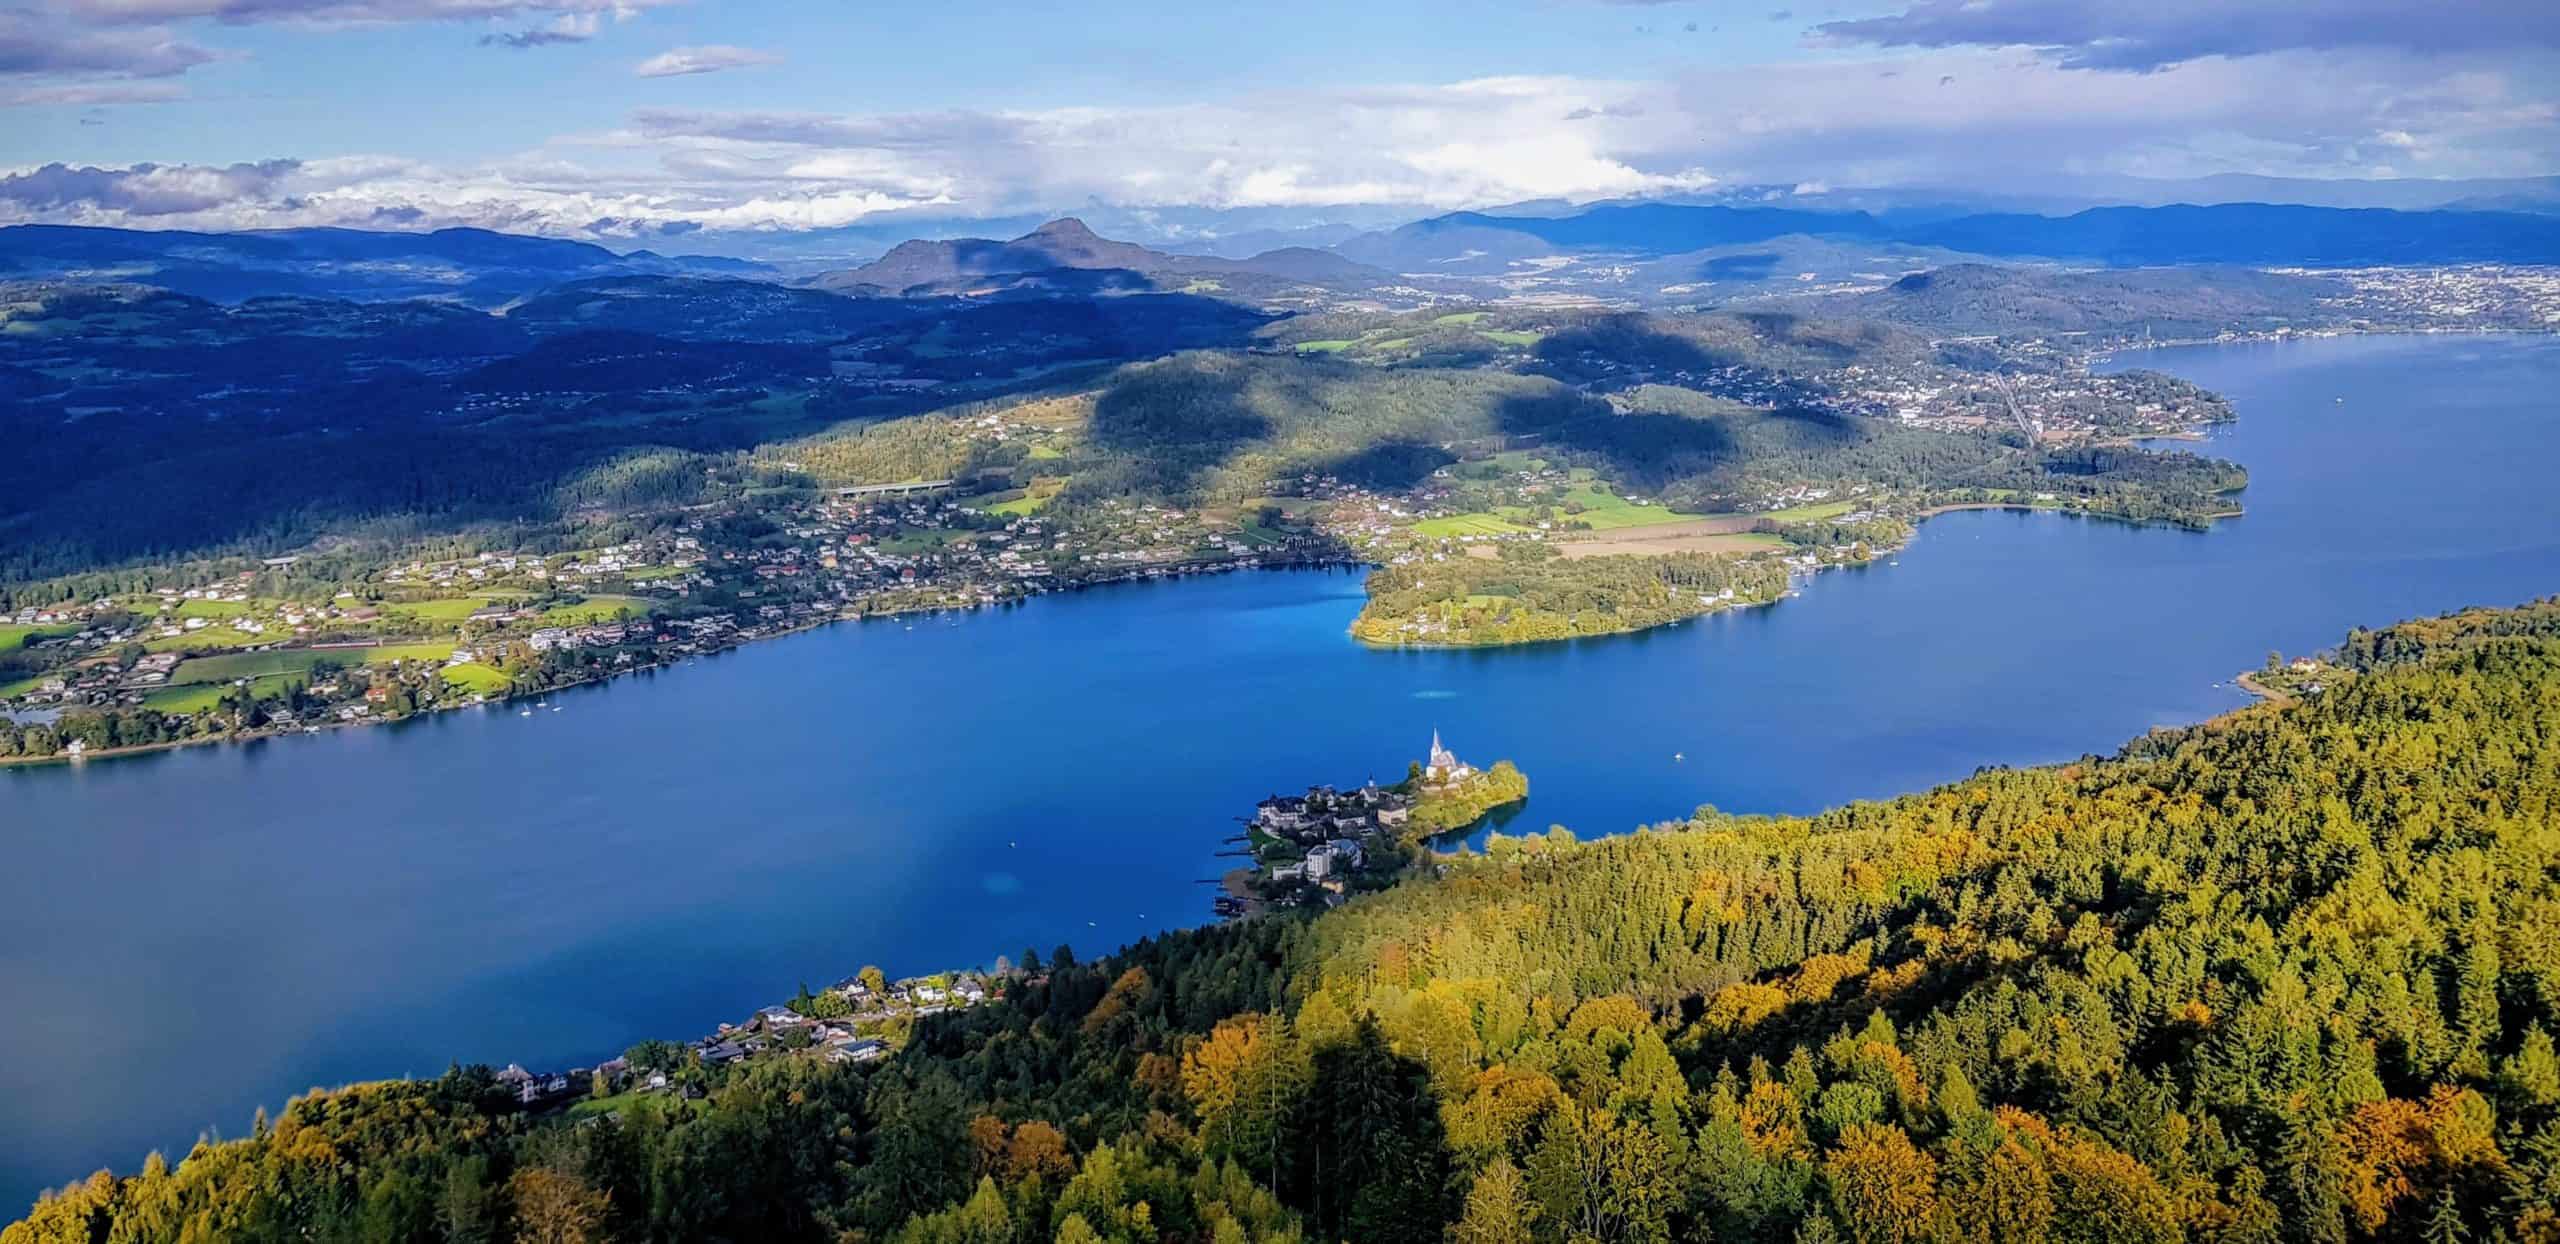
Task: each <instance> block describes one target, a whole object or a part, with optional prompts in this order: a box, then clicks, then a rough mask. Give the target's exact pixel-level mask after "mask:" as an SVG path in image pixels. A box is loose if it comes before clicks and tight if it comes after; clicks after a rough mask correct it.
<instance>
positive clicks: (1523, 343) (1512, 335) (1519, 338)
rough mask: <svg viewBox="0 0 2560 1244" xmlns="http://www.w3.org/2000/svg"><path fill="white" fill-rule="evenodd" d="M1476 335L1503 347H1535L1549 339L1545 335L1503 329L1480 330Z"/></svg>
mask: <svg viewBox="0 0 2560 1244" xmlns="http://www.w3.org/2000/svg"><path fill="white" fill-rule="evenodd" d="M1476 335H1477V336H1479V337H1482V338H1484V339H1485V340H1487V341H1491V342H1495V343H1498V344H1501V345H1506V346H1520V347H1523V348H1526V347H1528V346H1534V345H1536V344H1538V343H1539V342H1541V341H1544V340H1546V339H1547V335H1546V334H1545V333H1527V332H1517V331H1513V330H1510V329H1501V328H1479V329H1477V330H1476Z"/></svg>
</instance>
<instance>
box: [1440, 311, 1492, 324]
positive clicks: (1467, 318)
mask: <svg viewBox="0 0 2560 1244" xmlns="http://www.w3.org/2000/svg"><path fill="white" fill-rule="evenodd" d="M1485 315H1486V313H1485V312H1482V311H1452V312H1450V313H1449V314H1447V315H1443V316H1439V317H1436V318H1434V319H1433V320H1432V321H1431V322H1432V323H1434V324H1473V323H1475V322H1476V321H1478V320H1481V319H1483V318H1484V317H1485Z"/></svg>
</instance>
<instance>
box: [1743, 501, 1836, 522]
mask: <svg viewBox="0 0 2560 1244" xmlns="http://www.w3.org/2000/svg"><path fill="white" fill-rule="evenodd" d="M1856 508H1858V503H1857V502H1854V501H1825V502H1823V503H1822V504H1820V505H1793V506H1789V507H1787V508H1786V509H1783V510H1771V511H1769V512H1768V513H1766V514H1763V515H1761V516H1760V517H1762V518H1766V519H1769V520H1771V521H1773V522H1780V523H1814V522H1820V521H1822V520H1823V519H1826V518H1838V517H1840V516H1841V515H1843V514H1846V513H1848V512H1849V511H1851V510H1854V509H1856Z"/></svg>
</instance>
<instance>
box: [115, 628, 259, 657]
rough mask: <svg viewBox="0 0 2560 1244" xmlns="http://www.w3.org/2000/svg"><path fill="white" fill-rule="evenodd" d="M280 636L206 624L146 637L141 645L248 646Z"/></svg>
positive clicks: (155, 648) (174, 648) (173, 648)
mask: <svg viewBox="0 0 2560 1244" xmlns="http://www.w3.org/2000/svg"><path fill="white" fill-rule="evenodd" d="M282 638H284V636H281V635H252V634H250V633H248V632H247V631H235V630H233V629H231V628H230V627H227V626H208V627H205V628H204V629H202V630H195V631H187V632H185V633H183V634H178V635H171V636H169V637H168V638H166V639H146V640H144V641H143V642H142V646H143V648H145V649H146V650H148V651H151V652H185V651H188V650H190V649H194V648H250V647H255V646H257V645H259V644H272V643H275V642H276V641H277V640H279V639H282Z"/></svg>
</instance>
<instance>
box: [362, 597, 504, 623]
mask: <svg viewBox="0 0 2560 1244" xmlns="http://www.w3.org/2000/svg"><path fill="white" fill-rule="evenodd" d="M492 603H494V602H491V601H489V600H486V599H483V598H481V597H478V596H439V597H437V598H436V599H434V600H412V601H402V602H399V603H397V604H391V603H385V604H384V605H383V606H382V608H383V610H384V611H385V612H387V613H405V614H407V615H409V616H410V617H413V618H416V619H418V620H420V621H422V622H460V621H462V620H463V619H465V618H468V617H470V616H471V615H472V614H473V613H474V612H475V611H478V610H481V609H486V608H488V607H489V606H490V605H491V604H492Z"/></svg>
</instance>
